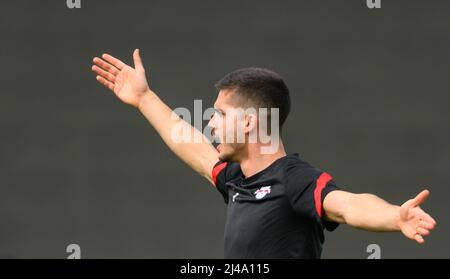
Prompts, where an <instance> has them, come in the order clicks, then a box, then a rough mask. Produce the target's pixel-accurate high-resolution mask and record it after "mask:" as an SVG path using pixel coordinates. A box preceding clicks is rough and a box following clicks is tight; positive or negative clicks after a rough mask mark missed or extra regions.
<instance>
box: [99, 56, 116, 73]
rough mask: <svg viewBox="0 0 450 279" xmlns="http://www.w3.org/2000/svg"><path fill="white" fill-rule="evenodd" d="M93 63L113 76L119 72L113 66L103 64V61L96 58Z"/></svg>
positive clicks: (106, 63)
mask: <svg viewBox="0 0 450 279" xmlns="http://www.w3.org/2000/svg"><path fill="white" fill-rule="evenodd" d="M93 62H94V64H95V65H97V66H99V67H100V68H102V69H104V70H106V71H108V72H110V73H111V74H113V75H117V74H119V72H120V71H119V70H118V69H117V68H116V67H114V66H113V65H111V64H109V63H108V62H105V61H104V60H103V59H100V58H98V57H94V59H93Z"/></svg>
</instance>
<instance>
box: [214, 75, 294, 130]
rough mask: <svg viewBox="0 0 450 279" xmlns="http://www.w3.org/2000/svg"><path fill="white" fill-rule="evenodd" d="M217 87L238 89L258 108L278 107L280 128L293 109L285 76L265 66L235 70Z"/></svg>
mask: <svg viewBox="0 0 450 279" xmlns="http://www.w3.org/2000/svg"><path fill="white" fill-rule="evenodd" d="M215 87H216V88H217V90H219V91H220V90H222V89H231V90H236V91H235V92H236V93H237V94H239V95H240V96H241V97H243V99H244V100H245V102H247V103H251V104H252V105H255V106H257V107H256V109H257V108H267V109H268V112H269V113H270V109H271V108H278V109H279V117H280V119H279V121H280V123H279V124H280V126H279V127H280V130H281V127H282V126H283V124H284V122H285V121H286V118H287V116H288V115H289V112H290V110H291V98H290V96H289V89H288V87H287V86H286V84H285V83H284V80H283V78H282V77H281V76H280V75H279V74H277V73H275V72H274V71H271V70H268V69H265V68H254V67H252V68H244V69H239V70H235V71H233V72H231V73H229V74H227V75H226V76H224V77H223V78H222V79H221V80H219V81H218V82H217V83H216V84H215Z"/></svg>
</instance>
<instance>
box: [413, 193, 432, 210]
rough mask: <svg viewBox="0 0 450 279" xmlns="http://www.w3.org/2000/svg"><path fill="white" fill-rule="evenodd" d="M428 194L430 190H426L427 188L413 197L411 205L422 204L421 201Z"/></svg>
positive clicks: (423, 200)
mask: <svg viewBox="0 0 450 279" xmlns="http://www.w3.org/2000/svg"><path fill="white" fill-rule="evenodd" d="M429 195H430V191H428V190H423V191H422V192H420V193H419V194H418V195H417V196H416V197H415V198H414V199H413V206H418V205H420V204H422V203H423V202H425V200H426V199H427V198H428V196H429Z"/></svg>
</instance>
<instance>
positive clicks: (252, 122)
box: [244, 114, 258, 134]
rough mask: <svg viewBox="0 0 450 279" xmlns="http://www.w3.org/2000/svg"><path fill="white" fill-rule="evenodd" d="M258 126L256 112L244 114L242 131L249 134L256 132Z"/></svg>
mask: <svg viewBox="0 0 450 279" xmlns="http://www.w3.org/2000/svg"><path fill="white" fill-rule="evenodd" d="M257 127H258V116H257V115H256V114H247V115H246V116H245V126H244V132H245V133H246V134H250V133H252V132H256V129H257Z"/></svg>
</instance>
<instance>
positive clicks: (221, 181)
mask: <svg viewBox="0 0 450 279" xmlns="http://www.w3.org/2000/svg"><path fill="white" fill-rule="evenodd" d="M227 167H228V163H227V162H223V161H218V162H217V163H216V164H215V165H214V167H213V169H212V175H211V176H212V179H213V182H214V186H215V187H216V189H217V190H218V191H219V193H220V194H221V195H222V196H223V199H224V201H225V203H228V187H227V186H226V182H227V177H226V172H227Z"/></svg>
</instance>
